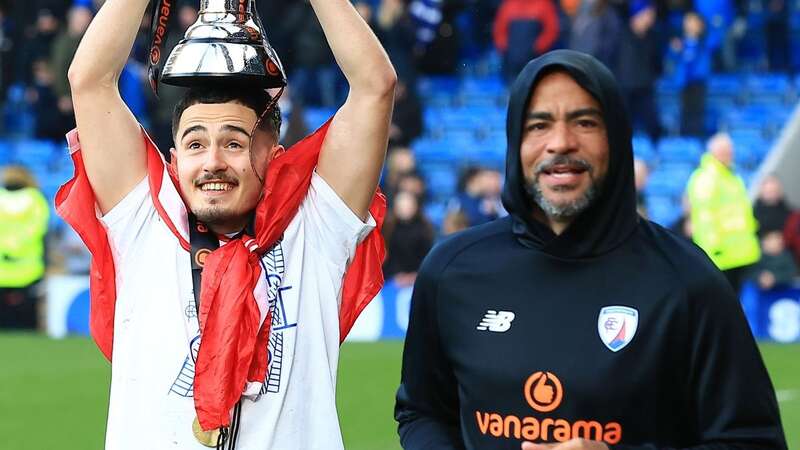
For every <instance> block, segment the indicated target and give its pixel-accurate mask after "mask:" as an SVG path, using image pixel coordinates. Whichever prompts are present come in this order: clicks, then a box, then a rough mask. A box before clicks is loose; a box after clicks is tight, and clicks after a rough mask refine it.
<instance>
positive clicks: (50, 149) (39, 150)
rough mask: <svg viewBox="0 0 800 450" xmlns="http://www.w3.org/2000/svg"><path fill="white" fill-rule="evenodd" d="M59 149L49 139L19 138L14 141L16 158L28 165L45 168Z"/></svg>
mask: <svg viewBox="0 0 800 450" xmlns="http://www.w3.org/2000/svg"><path fill="white" fill-rule="evenodd" d="M60 151H61V149H60V148H59V147H57V146H56V144H55V143H54V142H51V141H40V140H28V139H26V140H21V141H17V142H15V143H14V153H15V155H16V159H17V160H18V161H19V162H20V163H22V164H24V165H26V166H29V167H32V168H35V169H38V168H40V167H42V168H47V167H48V166H49V165H50V162H51V161H52V160H53V159H54V158H55V157H56V156H57V154H58V152H60Z"/></svg>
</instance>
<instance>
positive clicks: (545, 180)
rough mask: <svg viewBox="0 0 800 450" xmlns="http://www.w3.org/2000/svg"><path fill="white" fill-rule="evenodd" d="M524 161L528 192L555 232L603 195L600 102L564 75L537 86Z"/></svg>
mask: <svg viewBox="0 0 800 450" xmlns="http://www.w3.org/2000/svg"><path fill="white" fill-rule="evenodd" d="M520 159H521V163H522V172H523V174H524V176H525V184H526V189H527V191H528V192H529V194H530V195H531V196H532V198H533V200H534V201H535V202H536V203H537V205H538V206H539V207H540V208H541V211H542V212H543V213H544V215H545V216H546V219H548V220H549V222H550V224H551V226H552V227H553V230H554V231H555V232H556V233H560V232H561V231H562V230H563V229H564V228H566V226H567V225H568V224H569V223H570V222H571V221H572V220H573V219H574V218H575V217H576V216H577V215H578V214H580V213H581V212H582V211H583V210H585V209H586V208H587V207H588V206H589V205H590V204H591V203H592V201H593V200H594V198H596V196H597V195H598V194H599V191H600V189H601V187H602V183H603V180H604V178H605V175H606V172H607V171H608V159H609V149H608V136H607V133H606V125H605V121H604V120H603V115H602V111H601V109H600V104H599V103H598V102H597V100H595V99H594V97H592V96H591V95H590V94H589V93H588V92H587V91H586V90H584V89H583V88H581V87H580V85H578V83H576V82H575V80H573V79H572V77H570V76H569V75H567V74H566V73H564V72H553V73H550V74H548V75H546V76H544V77H543V78H542V79H541V81H539V83H538V84H537V85H536V87H535V88H534V91H533V95H532V96H531V99H530V102H529V103H528V109H527V113H526V118H525V121H524V125H523V132H522V142H521V145H520Z"/></svg>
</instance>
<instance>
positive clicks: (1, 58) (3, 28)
mask: <svg viewBox="0 0 800 450" xmlns="http://www.w3.org/2000/svg"><path fill="white" fill-rule="evenodd" d="M13 33H14V27H13V24H12V22H11V21H10V20H9V19H8V17H6V11H5V8H4V6H3V5H0V98H5V97H6V89H7V88H8V85H9V84H10V81H11V80H10V78H11V77H10V75H11V73H12V67H13V64H12V62H13V58H14V53H13V50H14V40H13V37H12V36H13Z"/></svg>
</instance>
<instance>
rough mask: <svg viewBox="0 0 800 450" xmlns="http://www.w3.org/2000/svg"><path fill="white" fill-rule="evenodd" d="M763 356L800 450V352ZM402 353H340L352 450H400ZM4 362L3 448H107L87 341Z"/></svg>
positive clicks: (10, 351)
mask: <svg viewBox="0 0 800 450" xmlns="http://www.w3.org/2000/svg"><path fill="white" fill-rule="evenodd" d="M761 350H762V353H763V355H764V359H765V361H766V363H767V367H768V368H769V370H770V374H771V376H772V380H773V383H774V384H775V389H776V390H777V391H778V396H779V397H780V398H781V403H780V406H781V413H782V415H783V425H784V429H785V430H786V433H787V439H788V441H789V448H790V449H800V345H775V344H764V345H762V346H761ZM401 351H402V344H401V343H399V342H379V343H370V344H361V343H357V344H356V343H352V344H346V345H345V346H344V347H343V348H342V355H341V363H340V372H339V402H338V403H339V414H340V416H341V423H342V432H343V433H344V440H345V445H346V447H347V449H348V450H399V449H400V446H399V445H398V443H397V433H396V431H395V430H396V428H395V423H394V420H393V418H392V408H393V405H394V391H395V389H396V388H397V383H398V380H399V376H400V375H399V374H400V353H401ZM0 355H2V365H0V436H2V438H0V447H1V448H3V449H6V448H8V449H15V450H50V449H53V450H92V449H101V448H102V447H103V432H104V427H105V417H106V404H107V401H108V380H109V374H110V372H109V367H108V364H107V363H106V362H105V360H104V359H103V358H102V356H101V355H100V352H99V351H98V350H97V349H96V348H95V347H94V344H93V343H92V342H91V341H90V340H88V339H83V338H69V339H65V340H60V341H54V340H50V339H47V338H44V337H41V336H38V335H32V334H0ZM143 432H145V431H144V430H143Z"/></svg>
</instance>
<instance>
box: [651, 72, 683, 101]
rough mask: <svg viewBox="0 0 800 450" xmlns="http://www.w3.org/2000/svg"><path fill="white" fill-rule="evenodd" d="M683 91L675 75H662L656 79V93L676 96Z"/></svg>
mask: <svg viewBox="0 0 800 450" xmlns="http://www.w3.org/2000/svg"><path fill="white" fill-rule="evenodd" d="M680 92H681V89H680V86H679V85H678V83H677V80H676V79H675V77H669V76H665V77H661V78H659V79H658V81H656V93H657V95H658V96H659V97H660V96H669V97H674V96H676V95H679V94H680Z"/></svg>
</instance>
